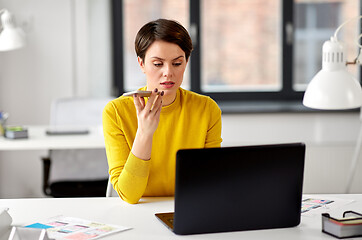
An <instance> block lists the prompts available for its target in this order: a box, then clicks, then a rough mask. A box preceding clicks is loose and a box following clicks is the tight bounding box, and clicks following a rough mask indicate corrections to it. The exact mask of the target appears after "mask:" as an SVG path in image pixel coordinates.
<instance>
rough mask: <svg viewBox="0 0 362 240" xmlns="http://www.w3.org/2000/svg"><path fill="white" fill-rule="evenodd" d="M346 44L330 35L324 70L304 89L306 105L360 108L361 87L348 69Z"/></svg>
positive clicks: (304, 102) (327, 108)
mask: <svg viewBox="0 0 362 240" xmlns="http://www.w3.org/2000/svg"><path fill="white" fill-rule="evenodd" d="M345 57H346V53H345V50H344V46H343V44H341V43H340V42H338V41H336V40H335V39H333V37H332V38H331V40H330V41H326V42H325V43H324V45H323V62H322V70H320V71H319V72H318V73H317V75H316V76H315V77H314V78H313V79H312V81H311V82H310V84H309V85H308V87H307V90H306V91H305V94H304V98H303V104H304V105H305V106H306V107H310V108H315V109H325V110H341V109H352V108H358V107H360V106H361V105H362V89H361V85H360V83H359V82H358V81H357V79H356V78H355V77H354V76H353V75H352V74H350V73H349V72H348V71H347V67H346V61H345Z"/></svg>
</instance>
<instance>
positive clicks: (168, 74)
mask: <svg viewBox="0 0 362 240" xmlns="http://www.w3.org/2000/svg"><path fill="white" fill-rule="evenodd" d="M163 76H164V77H167V78H169V77H171V76H172V68H171V66H170V65H168V64H166V65H165V67H164V70H163Z"/></svg>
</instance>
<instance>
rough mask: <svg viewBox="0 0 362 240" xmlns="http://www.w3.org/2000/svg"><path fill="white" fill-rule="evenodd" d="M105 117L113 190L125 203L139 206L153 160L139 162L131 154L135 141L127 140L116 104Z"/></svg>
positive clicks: (111, 105)
mask: <svg viewBox="0 0 362 240" xmlns="http://www.w3.org/2000/svg"><path fill="white" fill-rule="evenodd" d="M102 118H103V133H104V140H105V147H106V153H107V160H108V167H109V175H110V179H111V183H112V185H113V188H114V189H115V190H116V191H117V193H118V195H119V196H120V197H121V198H122V199H123V200H124V201H126V202H128V203H132V204H134V203H137V202H138V201H139V199H140V198H141V197H142V195H143V193H144V191H145V189H146V186H147V181H148V175H149V170H150V161H144V160H142V159H139V158H137V157H136V156H134V155H133V154H132V153H131V151H130V149H131V147H132V144H133V141H132V142H130V139H127V138H126V136H125V134H124V129H123V126H122V121H121V120H120V114H119V111H118V110H117V107H116V106H115V104H114V103H113V102H109V103H108V104H107V105H106V107H105V108H104V110H103V116H102ZM131 120H132V119H131ZM136 122H137V121H136Z"/></svg>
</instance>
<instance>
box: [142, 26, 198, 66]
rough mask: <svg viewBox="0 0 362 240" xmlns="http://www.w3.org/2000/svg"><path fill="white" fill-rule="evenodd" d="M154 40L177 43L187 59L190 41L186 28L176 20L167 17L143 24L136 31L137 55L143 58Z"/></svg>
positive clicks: (190, 45)
mask: <svg viewBox="0 0 362 240" xmlns="http://www.w3.org/2000/svg"><path fill="white" fill-rule="evenodd" d="M156 40H162V41H166V42H170V43H175V44H177V45H178V46H179V47H180V48H181V49H182V50H183V51H184V52H185V57H186V61H188V59H189V57H190V55H191V52H192V49H193V47H192V41H191V37H190V35H189V33H188V32H187V30H186V29H185V28H184V27H183V26H182V25H181V24H180V23H178V22H176V21H174V20H168V19H157V20H155V21H151V22H149V23H147V24H145V25H144V26H143V27H142V28H141V29H140V30H139V31H138V33H137V36H136V39H135V50H136V54H137V56H138V57H140V58H141V59H142V60H144V59H145V56H146V51H147V49H148V48H149V47H150V46H151V44H152V43H153V42H154V41H156Z"/></svg>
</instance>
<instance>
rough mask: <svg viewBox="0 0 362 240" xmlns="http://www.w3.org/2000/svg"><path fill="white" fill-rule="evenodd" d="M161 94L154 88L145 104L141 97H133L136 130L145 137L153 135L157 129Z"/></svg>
mask: <svg viewBox="0 0 362 240" xmlns="http://www.w3.org/2000/svg"><path fill="white" fill-rule="evenodd" d="M162 97H163V92H159V91H158V89H157V88H156V89H155V90H153V91H152V94H151V96H150V97H149V98H148V101H147V103H145V99H144V98H143V97H140V96H137V94H135V96H134V104H135V107H136V111H137V119H138V130H137V132H140V133H142V134H145V135H147V136H149V135H153V133H154V132H155V131H156V129H157V127H158V123H159V121H160V114H161V109H162Z"/></svg>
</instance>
